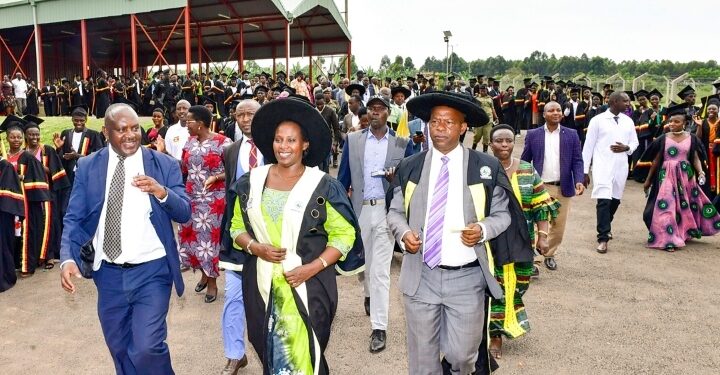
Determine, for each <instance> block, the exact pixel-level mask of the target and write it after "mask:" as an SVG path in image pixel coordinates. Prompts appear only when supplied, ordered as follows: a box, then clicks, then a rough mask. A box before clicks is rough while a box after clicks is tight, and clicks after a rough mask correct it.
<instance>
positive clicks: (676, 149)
mask: <svg viewBox="0 0 720 375" xmlns="http://www.w3.org/2000/svg"><path fill="white" fill-rule="evenodd" d="M686 107H687V104H681V105H677V106H674V107H670V108H668V110H667V114H668V126H669V129H670V131H669V132H668V133H666V134H663V135H661V136H660V137H658V138H657V139H656V140H655V141H654V142H653V143H652V144H651V145H650V147H648V149H647V151H645V154H644V155H643V158H642V161H646V162H647V161H651V162H652V166H651V167H650V172H649V173H648V177H647V180H646V181H645V185H644V187H645V191H646V193H647V195H648V200H647V204H646V206H645V211H644V212H643V220H644V221H645V225H646V226H647V228H648V230H649V231H650V233H649V235H648V241H647V247H649V248H654V249H664V250H667V251H675V250H677V249H680V248H683V247H685V244H686V241H688V240H689V239H691V238H700V237H702V236H712V235H714V234H716V233H718V232H720V215H719V214H718V211H717V209H716V208H715V206H713V204H712V203H711V202H710V200H709V199H708V197H707V196H706V195H705V193H704V192H703V191H702V189H701V185H705V183H706V177H705V172H704V171H703V162H704V161H705V152H704V150H703V147H702V143H701V142H700V140H699V139H698V138H697V137H696V136H695V135H694V134H690V133H688V132H687V131H685V130H684V126H685V123H686V117H687V115H686V112H685V110H686Z"/></svg>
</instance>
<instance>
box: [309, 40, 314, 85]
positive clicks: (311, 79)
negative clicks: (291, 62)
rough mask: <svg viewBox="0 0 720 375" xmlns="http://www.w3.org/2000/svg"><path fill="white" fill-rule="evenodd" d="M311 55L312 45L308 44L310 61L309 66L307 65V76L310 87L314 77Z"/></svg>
mask: <svg viewBox="0 0 720 375" xmlns="http://www.w3.org/2000/svg"><path fill="white" fill-rule="evenodd" d="M312 54H313V50H312V43H309V44H308V58H309V59H310V61H309V64H308V76H309V77H310V84H311V85H312V84H313V77H315V76H314V75H313V63H312Z"/></svg>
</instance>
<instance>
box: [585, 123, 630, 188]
mask: <svg viewBox="0 0 720 375" xmlns="http://www.w3.org/2000/svg"><path fill="white" fill-rule="evenodd" d="M614 117H617V122H616V121H615V118H614ZM617 142H620V143H622V144H624V145H626V146H629V147H630V149H629V150H628V151H627V152H613V151H612V150H611V149H610V146H611V145H614V144H616V143H617ZM637 146H638V138H637V132H636V131H635V123H634V122H633V120H632V119H631V118H630V117H628V116H627V115H625V114H624V113H619V114H618V115H617V116H615V115H614V114H613V113H612V112H610V110H609V109H608V110H607V111H605V112H603V113H601V114H599V115H597V116H595V117H593V118H592V120H590V125H588V131H587V136H586V137H585V146H584V147H583V164H584V170H585V173H586V174H588V173H590V165H591V164H592V177H593V190H592V198H593V199H611V198H615V199H621V198H622V195H623V190H624V189H625V182H626V181H627V177H628V156H629V155H632V153H633V151H635V149H636V148H637Z"/></svg>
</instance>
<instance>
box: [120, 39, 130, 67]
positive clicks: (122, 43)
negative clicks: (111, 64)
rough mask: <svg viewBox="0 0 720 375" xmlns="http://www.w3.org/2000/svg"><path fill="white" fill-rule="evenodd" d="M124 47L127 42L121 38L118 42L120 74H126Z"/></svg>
mask: <svg viewBox="0 0 720 375" xmlns="http://www.w3.org/2000/svg"><path fill="white" fill-rule="evenodd" d="M126 47H127V44H126V43H125V41H124V40H123V41H122V42H121V43H120V59H121V60H122V75H127V74H128V71H127V59H126V56H125V48H126Z"/></svg>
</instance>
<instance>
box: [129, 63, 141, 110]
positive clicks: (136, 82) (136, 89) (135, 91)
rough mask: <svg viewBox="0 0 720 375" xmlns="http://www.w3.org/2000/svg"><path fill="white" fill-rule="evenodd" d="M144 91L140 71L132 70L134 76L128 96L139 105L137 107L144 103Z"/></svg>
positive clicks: (131, 79)
mask: <svg viewBox="0 0 720 375" xmlns="http://www.w3.org/2000/svg"><path fill="white" fill-rule="evenodd" d="M142 92H143V84H142V81H141V80H140V73H138V72H137V71H134V72H132V77H130V84H129V85H128V87H127V98H128V100H129V101H130V102H132V103H133V104H134V105H135V106H137V108H140V106H141V105H142Z"/></svg>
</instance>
